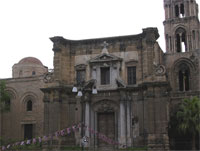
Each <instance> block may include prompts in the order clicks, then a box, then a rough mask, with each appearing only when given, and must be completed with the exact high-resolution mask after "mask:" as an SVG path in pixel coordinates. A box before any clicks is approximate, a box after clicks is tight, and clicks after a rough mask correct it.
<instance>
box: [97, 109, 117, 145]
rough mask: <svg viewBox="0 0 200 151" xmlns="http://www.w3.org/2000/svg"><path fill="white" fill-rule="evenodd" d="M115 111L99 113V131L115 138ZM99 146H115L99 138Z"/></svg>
mask: <svg viewBox="0 0 200 151" xmlns="http://www.w3.org/2000/svg"><path fill="white" fill-rule="evenodd" d="M114 115H115V114H114V112H108V113H98V121H97V122H98V132H99V133H101V134H103V135H105V136H106V137H108V138H110V139H112V140H114V139H115V116H114ZM98 146H99V147H104V146H105V147H108V146H113V145H111V144H109V143H107V142H106V141H103V140H102V139H100V138H98Z"/></svg>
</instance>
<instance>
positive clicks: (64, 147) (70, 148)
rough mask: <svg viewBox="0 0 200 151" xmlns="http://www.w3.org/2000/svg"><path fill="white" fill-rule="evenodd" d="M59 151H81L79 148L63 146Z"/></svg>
mask: <svg viewBox="0 0 200 151" xmlns="http://www.w3.org/2000/svg"><path fill="white" fill-rule="evenodd" d="M60 150H81V147H79V146H72V147H70V146H63V147H61V148H60Z"/></svg>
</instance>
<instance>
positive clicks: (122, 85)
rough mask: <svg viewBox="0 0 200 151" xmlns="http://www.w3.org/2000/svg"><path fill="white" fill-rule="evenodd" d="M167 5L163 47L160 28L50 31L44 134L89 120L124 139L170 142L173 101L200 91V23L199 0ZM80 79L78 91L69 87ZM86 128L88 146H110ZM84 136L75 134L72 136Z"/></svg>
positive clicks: (155, 144) (160, 145)
mask: <svg viewBox="0 0 200 151" xmlns="http://www.w3.org/2000/svg"><path fill="white" fill-rule="evenodd" d="M164 8H165V13H166V17H165V21H164V27H165V38H166V53H163V51H162V50H161V48H160V46H159V44H158V42H157V41H156V40H157V39H158V38H159V34H158V31H157V29H156V28H146V29H143V32H142V33H141V34H138V35H130V36H121V37H109V38H99V39H89V40H77V41H73V40H67V39H64V38H63V37H52V38H50V39H51V41H52V42H53V51H54V74H53V75H52V76H53V78H54V80H53V81H52V82H50V83H48V84H47V85H46V86H45V88H44V89H42V91H43V92H44V95H45V99H44V104H45V105H44V106H45V110H44V112H45V120H44V126H45V127H44V130H45V133H46V134H48V133H52V132H54V131H56V130H60V129H62V128H65V127H67V126H70V125H72V124H74V123H78V122H84V124H85V125H87V126H88V127H90V128H92V129H93V130H96V131H98V132H101V133H104V134H105V135H106V136H108V137H110V138H112V139H113V140H115V141H119V143H120V144H124V146H126V147H131V146H148V148H149V150H155V149H160V150H168V149H169V144H172V143H173V138H169V137H168V126H169V125H168V123H169V121H170V117H171V113H172V112H173V110H174V108H175V106H176V104H178V103H179V102H180V101H181V100H182V99H183V98H190V97H192V96H199V90H200V87H199V86H200V83H199V69H200V66H199V58H200V56H199V54H200V53H199V52H200V49H199V48H200V46H199V38H200V35H199V27H200V26H199V19H198V6H197V4H196V1H194V0H192V1H191V0H188V1H183V0H173V1H172V0H164ZM194 8H195V9H194ZM75 85H76V86H78V89H81V91H82V92H83V96H82V97H81V98H77V97H76V94H75V93H72V88H73V86H75ZM95 88H96V89H97V91H98V93H97V94H92V91H93V90H94V89H95ZM84 136H87V137H89V144H88V146H89V147H102V146H106V147H108V146H109V145H108V144H106V143H104V142H102V141H101V140H100V139H98V137H97V136H96V135H94V134H91V133H90V132H89V131H87V130H86V131H84ZM80 138H81V136H80V134H76V135H75V141H74V144H77V145H78V144H80ZM114 147H116V148H118V147H119V148H120V147H121V146H114Z"/></svg>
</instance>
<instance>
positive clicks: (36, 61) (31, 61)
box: [19, 57, 43, 66]
mask: <svg viewBox="0 0 200 151" xmlns="http://www.w3.org/2000/svg"><path fill="white" fill-rule="evenodd" d="M19 64H37V65H42V66H43V64H42V62H41V61H40V60H39V59H37V58H34V57H26V58H23V59H22V60H20V61H19Z"/></svg>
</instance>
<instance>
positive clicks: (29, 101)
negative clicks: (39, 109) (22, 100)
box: [26, 100, 32, 111]
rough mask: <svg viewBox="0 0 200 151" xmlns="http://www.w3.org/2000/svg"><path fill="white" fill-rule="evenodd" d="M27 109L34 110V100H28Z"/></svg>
mask: <svg viewBox="0 0 200 151" xmlns="http://www.w3.org/2000/svg"><path fill="white" fill-rule="evenodd" d="M26 110H27V111H32V101H31V100H28V102H27V104H26Z"/></svg>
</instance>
